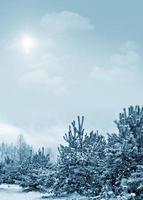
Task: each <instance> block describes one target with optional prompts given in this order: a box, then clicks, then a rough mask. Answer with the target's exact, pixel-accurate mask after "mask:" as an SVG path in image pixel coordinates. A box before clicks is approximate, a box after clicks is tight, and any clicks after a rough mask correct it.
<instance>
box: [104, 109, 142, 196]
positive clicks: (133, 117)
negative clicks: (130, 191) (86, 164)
mask: <svg viewBox="0 0 143 200" xmlns="http://www.w3.org/2000/svg"><path fill="white" fill-rule="evenodd" d="M115 123H116V124H117V128H118V131H119V132H118V134H111V135H109V136H108V142H107V147H106V158H105V160H106V162H105V167H104V168H105V170H104V179H105V182H106V181H110V183H111V184H112V190H113V191H114V192H115V194H116V195H117V194H119V193H120V192H121V191H120V184H121V180H122V178H128V177H129V176H130V174H131V173H132V172H134V171H135V170H136V169H137V165H139V164H142V163H143V109H142V108H140V107H139V106H136V107H135V108H134V107H132V106H131V107H129V111H128V113H127V112H126V109H124V112H123V113H120V115H119V120H118V121H115Z"/></svg>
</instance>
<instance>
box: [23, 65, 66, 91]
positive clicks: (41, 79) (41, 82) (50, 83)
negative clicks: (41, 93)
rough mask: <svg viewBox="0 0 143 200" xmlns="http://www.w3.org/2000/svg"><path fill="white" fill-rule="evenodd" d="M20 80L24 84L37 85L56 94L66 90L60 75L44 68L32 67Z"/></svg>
mask: <svg viewBox="0 0 143 200" xmlns="http://www.w3.org/2000/svg"><path fill="white" fill-rule="evenodd" d="M20 81H21V82H22V83H24V84H26V85H30V86H39V87H40V88H41V87H42V88H43V89H45V88H46V90H49V91H52V92H54V93H57V94H61V93H65V92H66V91H67V89H66V86H65V84H64V81H63V79H62V77H60V76H56V75H52V76H51V75H50V74H48V71H47V70H46V69H33V70H32V71H29V72H27V73H26V74H24V75H23V76H22V77H21V79H20Z"/></svg>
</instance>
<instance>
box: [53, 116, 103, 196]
mask: <svg viewBox="0 0 143 200" xmlns="http://www.w3.org/2000/svg"><path fill="white" fill-rule="evenodd" d="M83 123H84V117H82V118H81V119H80V117H78V124H77V125H76V123H75V121H73V122H72V126H69V131H68V134H65V136H64V139H65V141H66V142H67V145H65V146H64V145H60V147H59V157H58V161H57V167H56V175H55V184H54V192H55V194H56V195H59V196H60V195H62V194H63V193H67V194H68V193H73V192H77V193H79V194H86V195H89V194H91V193H96V194H98V193H99V191H100V189H101V185H100V177H99V172H100V164H101V158H103V157H104V154H103V151H104V148H103V146H104V144H105V140H104V138H103V136H99V135H98V133H93V132H91V133H90V135H89V136H88V135H87V134H86V133H85V131H84V128H83ZM99 160H100V161H99Z"/></svg>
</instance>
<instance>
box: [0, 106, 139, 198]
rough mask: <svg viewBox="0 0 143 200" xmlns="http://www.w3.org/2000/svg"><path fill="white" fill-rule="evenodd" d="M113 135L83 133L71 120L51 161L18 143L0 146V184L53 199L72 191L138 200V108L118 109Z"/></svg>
mask: <svg viewBox="0 0 143 200" xmlns="http://www.w3.org/2000/svg"><path fill="white" fill-rule="evenodd" d="M115 124H116V127H117V132H116V133H111V134H108V135H107V138H105V137H104V135H102V134H99V132H98V131H91V132H90V133H87V132H86V131H85V129H84V117H79V116H78V118H77V122H76V121H73V122H72V123H71V125H70V126H69V130H68V132H67V133H66V134H65V135H64V140H65V141H66V144H64V145H60V146H59V147H58V156H57V160H56V162H55V163H51V161H50V154H49V153H45V150H44V148H43V147H42V148H41V149H39V150H38V152H34V150H33V148H32V147H30V146H29V145H27V144H26V142H25V141H24V139H23V138H22V137H21V138H20V139H19V145H17V146H13V145H11V146H9V145H7V144H4V143H2V144H1V146H0V182H1V183H17V184H19V185H21V186H22V187H23V189H24V190H26V191H31V190H39V191H41V192H47V191H50V192H51V193H52V194H53V195H55V196H63V195H68V194H71V193H75V192H76V193H78V194H80V195H84V196H87V197H88V198H89V199H90V198H93V199H97V200H103V199H104V200H113V199H115V200H116V199H118V200H141V199H143V107H140V106H135V107H133V106H130V107H129V108H128V110H126V109H124V110H123V112H122V113H120V114H119V118H118V120H116V121H115Z"/></svg>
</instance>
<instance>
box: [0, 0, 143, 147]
mask: <svg viewBox="0 0 143 200" xmlns="http://www.w3.org/2000/svg"><path fill="white" fill-rule="evenodd" d="M142 7H143V1H142V0H138V1H135V0H133V1H130V0H126V1H124V0H120V1H115V0H108V1H105V0H100V1H97V0H78V1H77V0H22V1H19V0H12V1H11V0H5V1H2V0H0V26H1V28H0V140H1V141H2V140H5V141H8V142H12V141H16V138H17V136H18V135H19V134H23V135H24V136H25V138H26V139H27V141H28V142H29V143H32V144H33V145H35V146H37V145H45V146H48V147H50V148H52V149H56V147H57V145H59V143H61V142H63V139H62V137H63V135H64V134H65V132H67V131H68V125H69V124H70V123H71V121H73V120H74V119H75V120H76V117H77V115H84V116H85V128H86V130H87V132H89V131H91V130H92V129H93V130H99V131H100V133H101V134H104V135H106V133H107V132H114V131H117V130H116V127H115V125H114V122H113V121H114V120H115V119H118V113H119V112H121V111H122V109H123V108H124V107H129V106H130V105H141V106H142V102H143V93H142V86H143V78H142V77H143V69H142V67H143V65H142V64H143V37H142V35H143V26H142V18H143V13H142Z"/></svg>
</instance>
